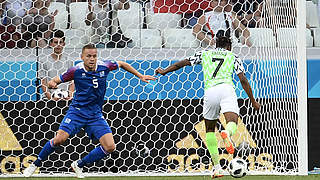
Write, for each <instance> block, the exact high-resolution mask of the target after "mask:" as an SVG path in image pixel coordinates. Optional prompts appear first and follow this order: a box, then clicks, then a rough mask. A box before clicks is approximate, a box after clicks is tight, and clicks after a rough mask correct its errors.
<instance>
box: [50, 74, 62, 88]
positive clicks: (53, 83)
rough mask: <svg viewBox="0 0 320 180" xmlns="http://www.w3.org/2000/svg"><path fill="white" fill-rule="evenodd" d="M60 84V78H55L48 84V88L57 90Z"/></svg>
mask: <svg viewBox="0 0 320 180" xmlns="http://www.w3.org/2000/svg"><path fill="white" fill-rule="evenodd" d="M60 83H61V80H60V77H59V76H56V77H54V78H53V79H51V80H50V81H49V82H48V88H49V89H57V88H58V85H59V84H60Z"/></svg>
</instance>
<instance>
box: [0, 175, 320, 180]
mask: <svg viewBox="0 0 320 180" xmlns="http://www.w3.org/2000/svg"><path fill="white" fill-rule="evenodd" d="M11 179H12V180H22V179H27V180H78V179H77V178H75V177H33V178H17V177H10V178H0V180H11ZM231 179H233V180H235V178H232V177H231V176H224V177H222V178H218V180H231ZM241 179H242V180H319V179H320V175H309V176H245V177H243V178H241ZM85 180H211V177H210V176H157V177H156V176H116V177H110V176H108V177H87V178H85Z"/></svg>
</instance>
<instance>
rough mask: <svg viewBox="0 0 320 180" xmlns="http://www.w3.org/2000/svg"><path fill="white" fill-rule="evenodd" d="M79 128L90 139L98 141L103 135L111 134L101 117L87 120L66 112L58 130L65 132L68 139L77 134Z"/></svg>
mask: <svg viewBox="0 0 320 180" xmlns="http://www.w3.org/2000/svg"><path fill="white" fill-rule="evenodd" d="M81 128H84V130H85V132H86V133H87V134H88V136H89V137H90V138H91V139H98V140H99V139H100V138H101V137H102V136H103V135H105V134H108V133H112V131H111V128H110V126H109V124H108V123H107V121H106V120H105V119H104V118H103V116H101V117H100V118H95V119H87V118H83V117H82V116H79V115H77V114H76V113H73V112H68V113H67V114H66V116H65V117H64V118H63V120H62V122H61V124H60V127H59V129H61V130H63V131H65V132H67V133H68V134H69V135H70V137H72V136H74V135H75V134H77V133H78V132H79V131H80V130H81Z"/></svg>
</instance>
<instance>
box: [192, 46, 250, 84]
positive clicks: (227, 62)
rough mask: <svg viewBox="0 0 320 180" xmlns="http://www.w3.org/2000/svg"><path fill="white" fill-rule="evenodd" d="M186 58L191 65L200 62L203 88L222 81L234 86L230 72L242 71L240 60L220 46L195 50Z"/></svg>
mask: <svg viewBox="0 0 320 180" xmlns="http://www.w3.org/2000/svg"><path fill="white" fill-rule="evenodd" d="M188 60H189V61H190V63H191V65H195V64H202V69H203V75H204V88H205V89H208V88H211V87H213V86H216V85H218V84H222V83H226V84H230V85H232V86H234V84H233V81H232V73H233V72H235V73H236V74H239V73H241V72H244V67H243V63H242V61H241V60H240V59H239V58H238V57H237V56H236V55H234V54H233V53H232V52H231V51H228V50H226V49H222V48H216V49H212V50H206V51H200V52H197V53H196V54H195V55H194V56H191V57H189V58H188Z"/></svg>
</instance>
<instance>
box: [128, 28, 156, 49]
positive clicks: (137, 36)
mask: <svg viewBox="0 0 320 180" xmlns="http://www.w3.org/2000/svg"><path fill="white" fill-rule="evenodd" d="M124 34H125V36H127V37H129V38H131V39H132V40H133V44H134V46H135V47H142V48H161V47H162V38H161V36H160V31H159V30H157V29H127V31H126V32H124Z"/></svg>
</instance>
